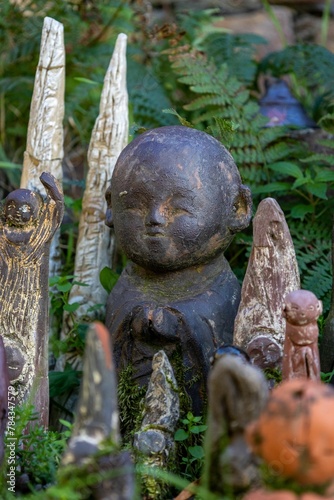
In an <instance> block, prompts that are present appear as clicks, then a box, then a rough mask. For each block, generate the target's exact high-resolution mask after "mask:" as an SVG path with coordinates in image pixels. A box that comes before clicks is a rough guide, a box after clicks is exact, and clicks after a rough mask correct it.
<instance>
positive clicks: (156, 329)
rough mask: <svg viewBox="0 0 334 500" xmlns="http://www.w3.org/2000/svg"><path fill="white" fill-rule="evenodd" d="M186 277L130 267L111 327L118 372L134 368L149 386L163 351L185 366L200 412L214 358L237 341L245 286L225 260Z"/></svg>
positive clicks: (117, 292)
mask: <svg viewBox="0 0 334 500" xmlns="http://www.w3.org/2000/svg"><path fill="white" fill-rule="evenodd" d="M181 277H182V279H179V280H178V279H177V276H175V273H169V274H164V275H160V276H159V275H157V274H155V273H147V272H144V271H143V270H142V269H140V268H139V267H138V266H136V265H134V264H129V265H128V266H127V267H126V269H125V270H124V271H123V273H122V275H121V277H120V279H119V280H118V282H117V284H116V286H115V287H114V289H113V291H112V294H111V295H110V296H109V300H108V303H107V327H108V329H109V331H110V332H111V336H112V342H113V345H114V353H115V360H116V365H117V367H118V370H119V371H120V370H122V369H123V368H125V367H126V366H127V365H128V364H129V363H130V364H131V365H132V366H133V375H134V379H135V380H136V381H137V382H138V384H139V385H143V384H146V383H147V382H148V380H149V377H150V374H151V372H152V358H153V356H154V354H155V353H156V352H158V351H159V350H161V349H163V350H164V351H165V352H166V354H167V355H168V357H169V359H170V360H171V362H172V364H174V368H175V369H176V370H177V369H178V370H179V369H180V363H181V365H182V369H183V371H184V379H185V380H184V381H185V386H186V388H187V392H188V394H189V395H190V396H191V397H192V399H193V406H194V409H200V408H201V405H202V402H201V398H202V397H203V396H204V394H205V384H206V378H207V374H208V371H209V368H210V362H209V360H210V357H211V356H212V354H213V351H214V350H215V349H216V348H217V347H218V346H219V345H221V344H222V343H223V342H225V343H231V341H232V335H233V323H234V318H235V315H236V312H237V308H238V305H239V301H240V286H239V283H238V281H237V279H236V277H235V276H234V274H233V273H232V271H231V269H230V266H229V264H228V263H227V261H226V259H225V258H224V257H223V256H220V258H219V259H218V261H216V262H215V263H211V264H210V265H207V266H198V267H197V268H196V269H192V270H188V271H187V273H186V274H185V273H184V271H183V272H182V275H181V276H180V278H181ZM178 355H179V357H178ZM177 358H178V359H179V366H178V367H175V363H176V362H177V361H176V360H177Z"/></svg>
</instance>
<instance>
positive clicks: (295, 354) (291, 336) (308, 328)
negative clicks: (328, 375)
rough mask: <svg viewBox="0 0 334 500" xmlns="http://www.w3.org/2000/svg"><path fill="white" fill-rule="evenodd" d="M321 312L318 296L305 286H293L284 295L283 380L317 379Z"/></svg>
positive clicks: (318, 378)
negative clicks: (292, 288)
mask: <svg viewBox="0 0 334 500" xmlns="http://www.w3.org/2000/svg"><path fill="white" fill-rule="evenodd" d="M321 313H322V302H321V300H318V299H317V297H316V296H315V295H314V293H312V292H309V291H308V290H296V291H294V292H290V293H289V294H288V295H287V296H286V298H285V304H284V309H283V316H284V317H285V318H286V336H285V342H284V354H283V366H282V378H283V380H286V379H291V378H300V377H306V378H309V379H312V380H320V361H319V350H318V334H319V331H318V323H317V319H318V318H319V316H320V314H321Z"/></svg>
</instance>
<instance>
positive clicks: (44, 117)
mask: <svg viewBox="0 0 334 500" xmlns="http://www.w3.org/2000/svg"><path fill="white" fill-rule="evenodd" d="M64 89H65V44H64V28H63V25H62V24H61V23H59V22H58V21H56V20H55V19H52V18H50V17H45V19H44V23H43V30H42V38H41V47H40V56H39V61H38V65H37V70H36V75H35V82H34V91H33V95H32V99H31V106H30V116H29V124H28V135H27V145H26V151H25V153H24V159H23V168H22V176H21V184H20V187H21V188H26V189H31V190H32V191H36V192H38V193H40V194H42V195H45V190H44V187H43V186H41V184H40V182H39V177H40V175H41V174H42V173H43V172H44V171H45V170H48V171H49V172H52V174H53V175H54V177H55V178H56V179H57V181H58V182H59V183H60V184H62V179H63V170H62V159H63V156H64V148H63V135H64V132H63V119H64ZM60 266H61V252H60V248H59V231H57V232H56V233H55V235H54V237H53V239H52V242H51V245H50V263H49V273H50V275H51V276H55V275H57V274H59V270H60Z"/></svg>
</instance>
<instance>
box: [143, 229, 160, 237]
mask: <svg viewBox="0 0 334 500" xmlns="http://www.w3.org/2000/svg"><path fill="white" fill-rule="evenodd" d="M145 236H146V237H148V238H162V237H164V236H165V234H164V232H163V231H161V229H150V230H149V231H147V232H146V235H145Z"/></svg>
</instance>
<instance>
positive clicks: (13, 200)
mask: <svg viewBox="0 0 334 500" xmlns="http://www.w3.org/2000/svg"><path fill="white" fill-rule="evenodd" d="M40 208H41V199H40V196H39V195H38V194H37V193H34V192H33V191H30V190H29V189H16V190H15V191H13V192H12V193H10V194H9V195H8V196H7V198H6V199H5V204H4V216H5V219H6V222H7V223H8V224H10V225H12V226H18V227H22V226H25V225H28V224H31V223H33V222H35V221H36V220H37V218H38V214H39V211H40Z"/></svg>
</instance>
